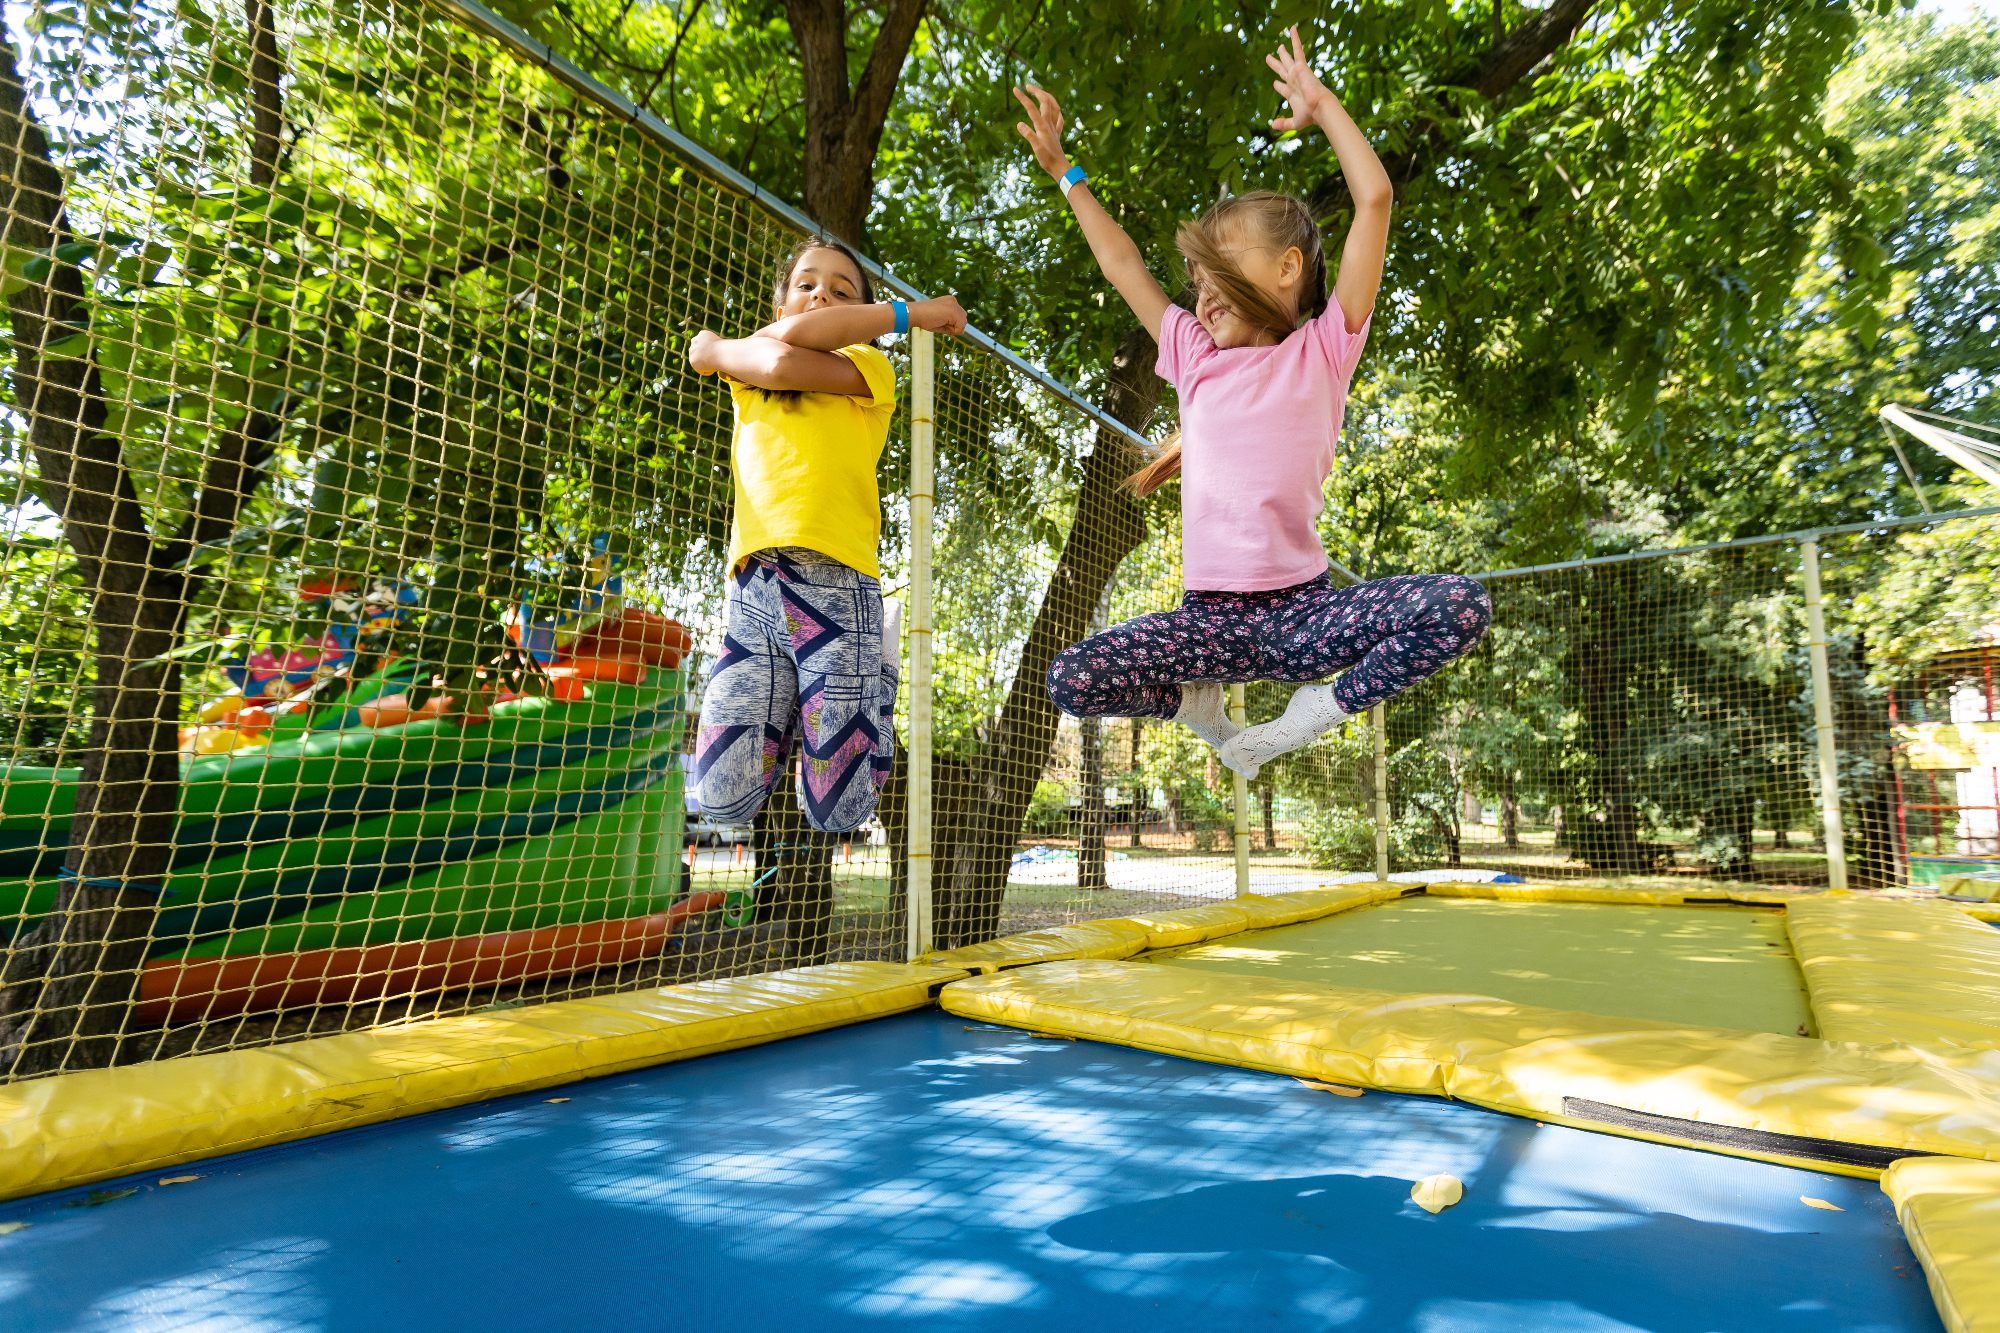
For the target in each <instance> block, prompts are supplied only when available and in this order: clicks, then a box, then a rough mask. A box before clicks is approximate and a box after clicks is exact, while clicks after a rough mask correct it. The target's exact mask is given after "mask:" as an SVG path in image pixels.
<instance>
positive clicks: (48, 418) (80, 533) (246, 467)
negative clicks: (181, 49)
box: [0, 9, 281, 1078]
mask: <svg viewBox="0 0 2000 1333" xmlns="http://www.w3.org/2000/svg"><path fill="white" fill-rule="evenodd" d="M258 12H259V11H258V10H254V9H253V11H252V14H253V17H252V21H251V30H252V34H253V42H254V44H255V48H256V50H255V54H254V55H253V58H252V77H253V83H254V84H255V85H256V86H255V88H254V100H255V121H256V125H257V134H256V135H255V137H254V138H253V142H252V145H251V148H252V153H251V157H252V175H253V179H261V180H262V181H263V182H266V183H268V181H269V180H271V179H272V177H273V175H274V172H275V164H276V162H277V154H278V142H279V136H278V134H277V132H276V126H277V125H278V124H279V123H280V120H281V118H280V113H279V110H278V101H277V98H278V87H277V71H278V64H277V58H278V57H277V45H276V38H275V35H274V34H273V33H272V32H271V29H270V24H269V20H268V17H266V18H264V19H262V20H259V19H258V18H256V17H255V15H256V13H258ZM262 12H264V13H265V14H266V15H268V11H267V10H266V11H262ZM267 113H268V114H267ZM0 197H4V198H5V200H6V213H5V236H6V243H7V244H8V246H9V247H11V248H13V249H14V250H15V251H17V252H41V253H44V254H46V253H48V252H50V251H51V250H52V249H53V248H54V247H55V246H57V245H60V244H62V243H64V242H66V241H68V240H69V239H70V238H71V232H70V228H69V224H68V221H67V218H66V214H65V205H64V183H63V178H62V174H61V172H60V171H59V170H57V168H56V166H55V164H54V162H53V160H52V159H51V156H50V152H49V144H48V138H47V136H46V135H45V134H44V133H43V131H42V128H41V126H40V124H39V123H38V122H37V121H36V119H35V115H34V111H33V109H32V108H31V107H30V106H29V105H28V103H27V97H26V92H25V89H24V87H23V85H22V82H21V77H20V70H19V64H18V55H17V53H16V52H15V50H14V47H13V45H12V41H11V38H9V37H8V36H7V35H6V34H5V33H4V32H0ZM8 310H9V314H10V316H11V323H12V335H13V343H14V376H13V379H14V395H15V407H16V410H17V411H18V412H19V413H20V414H21V415H22V416H23V417H25V418H26V419H27V422H28V444H29V448H30V449H31V450H32V451H33V453H34V455H35V462H36V469H37V472H38V475H39V478H40V480H41V482H42V484H43V493H44V495H45V496H46V498H47V499H48V502H49V503H50V505H51V507H52V508H54V509H55V510H56V512H57V514H58V516H59V517H60V518H61V520H62V524H63V535H64V538H65V540H66V541H67V543H68V545H69V547H70V549H71V550H72V551H73V552H74V553H75V555H76V558H77V566H78V569H79V570H80V571H81V573H82V574H83V577H84V581H85V584H86V586H87V587H88V588H89V589H90V606H91V625H92V629H93V636H94V639H95V644H94V652H93V654H92V656H93V660H94V666H95V669H96V681H95V685H94V688H93V690H92V695H91V708H92V718H91V728H90V740H89V748H88V749H87V750H86V751H85V753H84V756H83V765H82V774H81V776H80V780H79V782H78V786H77V794H76V807H75V813H74V815H73V816H72V817H71V821H70V846H69V852H68V854H67V856H66V857H65V858H64V862H63V880H62V884H61V886H60V888H59V889H58V891H57V895H56V901H55V904H54V907H53V908H52V910H51V911H50V912H49V914H48V915H47V916H46V917H44V918H43V920H42V921H41V923H40V924H38V925H37V926H36V927H35V928H34V929H33V930H31V931H29V932H27V933H26V934H24V935H22V936H20V937H18V938H17V939H16V940H15V941H14V944H13V946H12V947H11V948H10V949H9V950H8V953H7V956H6V963H5V966H4V968H0V987H4V989H0V1069H5V1070H6V1071H7V1072H9V1073H11V1074H12V1075H13V1076H14V1077H16V1078H25V1077H30V1076H33V1075H36V1074H44V1073H51V1072H54V1071H57V1070H61V1069H74V1068H88V1067H93V1066H101V1065H106V1064H109V1063H111V1062H112V1060H113V1059H114V1058H115V1057H116V1054H117V1045H118V1034H119V1033H120V1032H121V1030H122V1029H123V1028H124V1026H125V1023H126V1021H127V1017H128V1015H129V1013H130V1010H131V1005H132V1002H133V1000H134V998H135V997H136V995H137V991H138V983H139V972H140V968H141V967H142V966H143V964H144V963H145V958H146V953H147V949H148V946H149V943H150V938H151V929H152V923H153V920H154V917H155V915H156V913H157V909H158V906H159V898H160V890H159V882H160V879H161V876H162V875H164V874H165V872H166V870H167V868H168V865H169V862H170V858H171V854H172V839H173V832H174V825H175V822H176V819H177V816H178V811H179V805H180V747H179V737H178V728H179V720H180V670H179V667H178V666H177V665H176V664H174V663H172V662H170V661H167V660H166V656H167V654H169V653H171V652H172V651H174V650H175V649H177V648H179V647H180V644H181V638H182V634H183V631H184V629H185V627H186V618H187V608H188V604H189V601H190V599H191V598H192V597H193V595H194V593H195V591H196V589H197V587H198V586H199V582H200V580H199V578H198V577H197V576H195V575H193V574H190V573H188V572H187V571H186V569H185V568H184V562H185V560H186V559H187V557H189V556H191V555H192V554H193V552H194V549H195V547H196V545H197V544H199V543H201V542H205V541H215V540H219V539H221V538H222V537H226V536H227V535H228V534H229V533H230V532H231V531H233V530H234V528H235V525H236V521H237V517H238V515H239V514H240V512H241V510H242V506H243V504H244V503H245V502H246V501H247V500H248V498H249V496H250V495H251V493H252V492H254V491H255V489H256V488H257V485H258V484H259V483H260V481H261V480H262V475H263V469H264V467H265V465H266V464H267V462H268V458H269V455H270V447H269V446H270V442H271V441H272V440H274V439H275V438H276V435H277V431H278V423H277V422H276V421H275V420H273V419H270V418H263V417H261V416H260V414H254V413H253V414H252V415H251V416H250V417H248V418H246V422H245V425H244V427H242V428H241V429H239V430H237V431H233V432H228V433H226V434H225V435H224V437H223V439H222V440H221V441H220V442H219V443H218V445H217V448H216V451H215V453H214V454H212V455H211V456H210V457H209V460H208V462H207V465H206V467H205V469H204V473H203V477H202V486H201V491H200V494H199V495H198V497H197V499H196V502H195V507H194V510H193V512H191V513H190V514H189V515H188V516H187V518H186V520H185V521H184V522H183V524H182V526H181V529H180V531H179V532H178V533H177V534H175V536H174V538H173V539H172V540H170V541H168V542H165V543H162V544H156V543H155V541H154V539H153V535H152V533H151V531H150V529H149V527H148V525H147V522H146V517H145V512H144V509H143V507H142V506H141V504H140V501H139V497H138V492H137V489H136V487H135V486H134V484H133V480H132V477H131V475H130V473H129V472H128V471H127V470H126V468H125V465H124V460H123V456H122V454H121V452H120V447H119V441H118V440H117V439H116V438H114V437H111V436H107V435H106V434H104V430H103V428H104V423H105V419H106V407H105V403H104V398H103V393H102V388H101V385H100V382H99V377H98V370H97V365H96V361H95V358H94V355H93V354H90V353H86V354H85V355H84V356H81V357H76V356H66V357H53V356H48V355H46V354H45V353H44V350H43V349H44V348H46V347H47V346H48V345H50V344H51V343H54V342H57V341H59V340H61V339H63V338H67V337H69V336H71V335H72V334H74V333H76V332H78V331H80V330H82V329H85V328H88V327H89V323H90V319H91V313H92V312H91V305H90V301H89V299H88V295H87V293H86V291H85V288H84V284H83V275H82V273H81V272H80V271H79V270H78V269H77V268H76V267H75V266H74V265H73V264H59V265H56V266H54V267H53V268H52V269H51V271H50V272H49V274H48V276H47V277H46V278H45V279H44V280H42V281H41V282H37V283H33V284H30V285H29V286H27V287H24V288H23V289H22V290H20V291H19V292H16V293H15V294H14V295H13V296H12V297H11V298H9V300H8Z"/></svg>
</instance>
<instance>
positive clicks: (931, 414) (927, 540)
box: [903, 329, 937, 961]
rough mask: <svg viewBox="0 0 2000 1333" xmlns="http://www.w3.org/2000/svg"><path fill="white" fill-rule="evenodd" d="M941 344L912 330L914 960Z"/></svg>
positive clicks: (924, 846) (923, 948)
mask: <svg viewBox="0 0 2000 1333" xmlns="http://www.w3.org/2000/svg"><path fill="white" fill-rule="evenodd" d="M936 377H937V347H936V344H935V343H934V342H933V341H932V334H931V331H930V330H929V329H911V330H910V614H909V618H908V619H909V627H910V741H909V747H908V752H907V753H906V754H905V755H904V757H903V762H904V763H906V764H908V765H909V801H910V805H909V811H910V888H909V911H908V913H907V915H908V917H909V923H910V939H909V956H910V958H911V960H912V961H914V960H915V959H917V958H919V957H921V956H922V955H924V954H927V953H929V952H930V951H931V922H932V914H931V628H932V622H931V511H932V509H933V508H934V507H935V504H936V500H937V479H936V478H937V473H936V467H935V462H936V454H935V449H936V440H935V436H934V431H935V425H934V422H935V419H936V396H935V387H934V386H935V383H936Z"/></svg>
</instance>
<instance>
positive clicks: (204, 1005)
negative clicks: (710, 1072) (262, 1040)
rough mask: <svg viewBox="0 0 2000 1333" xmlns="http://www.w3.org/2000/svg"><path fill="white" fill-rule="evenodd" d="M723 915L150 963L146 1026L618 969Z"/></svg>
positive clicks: (709, 899) (689, 901)
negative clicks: (691, 924) (694, 921)
mask: <svg viewBox="0 0 2000 1333" xmlns="http://www.w3.org/2000/svg"><path fill="white" fill-rule="evenodd" d="M720 906H722V895H721V894H720V893H697V894H694V895H692V896H691V897H689V898H686V899H684V900H683V901H681V902H677V903H675V904H674V905H673V906H672V907H670V908H668V909H667V910H666V911H664V912H655V913H653V914H652V915H651V916H634V917H625V918H623V919H621V920H617V921H590V922H584V923H582V924H578V925H569V926H543V927H541V928H539V929H536V930H509V931H502V932H499V933H497V934H493V935H461V936H457V937H455V938H452V939H443V940H412V941H409V942H408V943H403V944H372V945H364V946H360V947H356V948H347V949H308V950H305V951H303V952H299V953H260V954H238V955H236V956H234V957H222V958H162V959H158V960H156V961H154V962H151V963H148V964H147V965H146V970H145V973H144V975H143V977H142V978H141V980H140V986H139V1021H140V1022H142V1023H148V1024H154V1023H185V1022H188V1021H191V1020H193V1019H199V1018H229V1017H233V1016H235V1015H237V1014H252V1013H266V1012H269V1011H271V1010H274V1009H291V1008H296V1007H301V1006H305V1005H316V1004H360V1003H364V1002H366V1001H369V1000H379V999H382V998H383V997H385V996H391V995H414V994H418V993H421V992H424V991H438V990H462V989H465V988H468V987H472V986H491V985H499V984H505V983H508V982H515V981H533V980H538V979H540V978H544V977H564V976H569V975H571V974H573V973H577V972H588V971H590V970H591V969H592V968H597V967H617V966H619V965H621V964H624V963H629V962H632V961H634V960H636V959H640V958H644V957H646V956H647V955H649V954H653V953H658V952H659V951H660V949H661V948H662V947H663V946H664V945H665V944H666V942H667V939H668V937H669V936H671V935H672V934H673V933H674V930H675V929H676V928H677V927H678V926H679V925H680V924H681V923H682V922H683V921H685V920H687V919H688V918H689V917H691V916H699V915H701V914H702V913H703V912H707V911H710V910H712V909H714V908H717V907H720Z"/></svg>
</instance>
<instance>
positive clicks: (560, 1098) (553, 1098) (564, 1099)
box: [542, 1097, 569, 1106]
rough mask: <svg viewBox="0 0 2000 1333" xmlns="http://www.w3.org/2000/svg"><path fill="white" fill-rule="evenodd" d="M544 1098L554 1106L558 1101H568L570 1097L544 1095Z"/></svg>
mask: <svg viewBox="0 0 2000 1333" xmlns="http://www.w3.org/2000/svg"><path fill="white" fill-rule="evenodd" d="M542 1100H543V1101H545V1102H547V1103H548V1104H549V1105H550V1106H554V1105H555V1104H556V1103H558V1102H566V1101H568V1100H569V1098H567V1097H544V1098H542Z"/></svg>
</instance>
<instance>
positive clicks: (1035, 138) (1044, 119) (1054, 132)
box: [1014, 83, 1069, 180]
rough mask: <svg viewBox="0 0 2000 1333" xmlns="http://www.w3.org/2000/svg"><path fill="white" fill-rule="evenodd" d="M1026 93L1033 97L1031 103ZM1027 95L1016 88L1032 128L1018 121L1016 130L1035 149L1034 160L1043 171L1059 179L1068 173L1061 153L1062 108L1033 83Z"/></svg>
mask: <svg viewBox="0 0 2000 1333" xmlns="http://www.w3.org/2000/svg"><path fill="white" fill-rule="evenodd" d="M1028 93H1033V94H1034V95H1035V96H1034V100H1032V101H1030V100H1029V98H1028ZM1028 93H1024V92H1022V91H1021V90H1020V89H1019V88H1016V89H1015V90H1014V97H1015V99H1016V100H1017V101H1019V102H1020V104H1021V105H1022V106H1023V107H1026V108H1027V111H1028V119H1029V120H1030V121H1032V122H1033V125H1032V127H1031V126H1029V125H1023V124H1020V123H1019V122H1018V121H1017V122H1016V123H1015V125H1014V128H1015V129H1017V130H1019V131H1020V132H1021V137H1022V138H1023V139H1026V140H1027V141H1028V143H1029V145H1030V146H1031V147H1033V148H1034V150H1035V161H1036V162H1038V163H1040V164H1041V168H1042V170H1043V171H1046V172H1048V173H1049V175H1051V176H1053V177H1055V178H1056V179H1057V180H1061V179H1062V178H1063V174H1064V173H1065V172H1067V171H1068V170H1069V158H1067V157H1065V156H1064V155H1063V150H1062V130H1063V113H1062V108H1061V107H1060V106H1058V105H1056V99H1055V98H1053V97H1051V96H1049V95H1048V94H1047V93H1046V92H1044V91H1042V90H1041V89H1040V88H1037V87H1035V85H1034V84H1032V83H1031V84H1029V85H1028Z"/></svg>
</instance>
